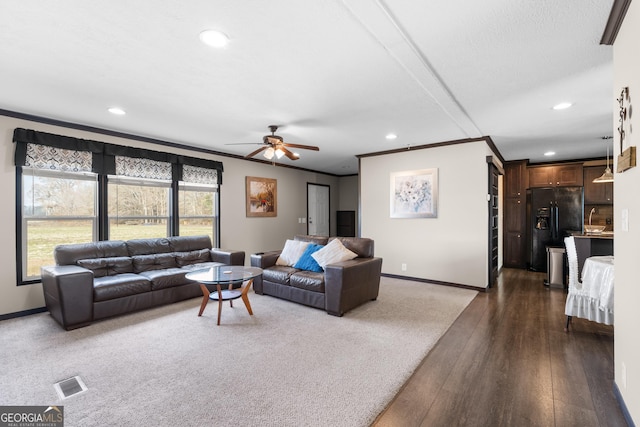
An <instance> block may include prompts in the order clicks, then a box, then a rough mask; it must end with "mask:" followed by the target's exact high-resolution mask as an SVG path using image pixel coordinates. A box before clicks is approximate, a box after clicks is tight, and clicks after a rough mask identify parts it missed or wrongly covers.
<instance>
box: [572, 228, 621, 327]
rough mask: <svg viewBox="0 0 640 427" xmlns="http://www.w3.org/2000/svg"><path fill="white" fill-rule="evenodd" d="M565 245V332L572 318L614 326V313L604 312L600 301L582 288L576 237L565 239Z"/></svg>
mask: <svg viewBox="0 0 640 427" xmlns="http://www.w3.org/2000/svg"><path fill="white" fill-rule="evenodd" d="M564 245H565V248H566V251H567V261H568V263H569V293H568V294H567V302H566V303H565V307H564V314H566V316H567V322H566V325H565V328H564V330H565V331H568V330H569V324H570V323H571V318H572V317H574V316H575V317H579V318H582V319H587V320H591V321H594V322H598V323H604V324H606V325H612V324H613V311H610V310H603V309H602V307H601V304H600V301H599V299H597V298H593V297H591V296H590V295H589V291H588V290H587V289H585V288H584V287H583V286H582V282H581V281H580V277H579V274H578V253H577V251H576V243H575V240H574V237H573V236H571V237H565V239H564Z"/></svg>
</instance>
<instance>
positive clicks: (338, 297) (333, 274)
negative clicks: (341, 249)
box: [251, 235, 382, 316]
mask: <svg viewBox="0 0 640 427" xmlns="http://www.w3.org/2000/svg"><path fill="white" fill-rule="evenodd" d="M333 239H340V241H341V242H342V244H343V245H344V246H345V247H346V248H347V249H349V250H351V251H353V252H355V253H356V254H357V255H358V257H357V258H355V259H352V260H349V261H342V262H339V263H335V264H329V265H326V266H325V268H324V271H323V272H314V271H305V270H299V269H296V268H294V267H290V266H282V265H276V261H277V259H278V257H279V256H280V253H281V252H282V250H277V251H270V252H262V253H256V254H252V255H251V265H252V266H253V267H260V268H262V269H263V272H262V276H260V277H256V278H255V279H254V280H253V290H254V292H255V293H257V294H263V295H271V296H274V297H278V298H282V299H286V300H289V301H294V302H297V303H300V304H304V305H308V306H311V307H315V308H320V309H323V310H326V312H327V313H329V314H331V315H334V316H342V315H343V314H344V313H346V312H347V311H349V310H351V309H353V308H355V307H358V306H359V305H362V304H364V303H365V302H367V301H374V300H375V299H377V298H378V290H379V288H380V273H381V270H382V258H376V257H374V252H373V250H374V242H373V240H371V239H367V238H361V237H330V238H329V237H318V236H304V235H301V236H295V237H294V240H298V241H306V242H311V243H315V244H319V245H326V244H327V243H328V242H330V241H331V240H333Z"/></svg>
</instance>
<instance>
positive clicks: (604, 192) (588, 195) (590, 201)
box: [584, 166, 613, 205]
mask: <svg viewBox="0 0 640 427" xmlns="http://www.w3.org/2000/svg"><path fill="white" fill-rule="evenodd" d="M603 172H604V166H588V167H585V168H584V203H585V205H612V204H613V182H603V183H594V182H593V180H594V179H596V178H598V177H600V176H601V175H602V173H603Z"/></svg>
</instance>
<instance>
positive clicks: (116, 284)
mask: <svg viewBox="0 0 640 427" xmlns="http://www.w3.org/2000/svg"><path fill="white" fill-rule="evenodd" d="M150 291H151V282H150V281H149V280H148V279H147V278H146V277H143V276H140V275H138V274H133V273H124V274H116V275H115V276H104V277H98V278H97V279H94V280H93V300H94V301H95V302H98V301H107V300H111V299H115V298H122V297H128V296H130V295H136V294H141V293H144V292H150Z"/></svg>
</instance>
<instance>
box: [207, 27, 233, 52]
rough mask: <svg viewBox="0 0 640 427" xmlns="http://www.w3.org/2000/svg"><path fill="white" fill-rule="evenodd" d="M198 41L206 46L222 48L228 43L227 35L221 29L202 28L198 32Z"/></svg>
mask: <svg viewBox="0 0 640 427" xmlns="http://www.w3.org/2000/svg"><path fill="white" fill-rule="evenodd" d="M200 41H201V42H202V43H204V44H206V45H207V46H211V47H217V48H222V47H225V46H226V45H227V44H228V43H229V37H227V35H226V34H225V33H223V32H221V31H217V30H204V31H202V32H201V33H200Z"/></svg>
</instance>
